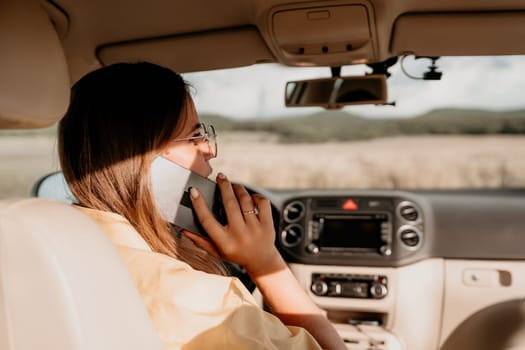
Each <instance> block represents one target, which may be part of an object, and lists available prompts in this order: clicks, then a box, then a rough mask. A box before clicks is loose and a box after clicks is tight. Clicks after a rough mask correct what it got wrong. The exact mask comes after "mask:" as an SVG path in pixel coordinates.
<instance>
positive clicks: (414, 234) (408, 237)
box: [398, 226, 423, 249]
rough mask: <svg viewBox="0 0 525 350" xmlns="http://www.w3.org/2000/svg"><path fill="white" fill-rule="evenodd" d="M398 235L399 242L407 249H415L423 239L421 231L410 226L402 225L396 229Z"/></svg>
mask: <svg viewBox="0 0 525 350" xmlns="http://www.w3.org/2000/svg"><path fill="white" fill-rule="evenodd" d="M398 236H399V239H400V240H401V242H402V243H403V244H404V245H405V246H406V247H407V248H409V249H417V248H418V247H419V246H420V244H421V241H422V239H423V236H422V234H421V232H420V231H419V230H418V229H417V228H415V227H412V226H402V227H401V228H400V229H399V231H398Z"/></svg>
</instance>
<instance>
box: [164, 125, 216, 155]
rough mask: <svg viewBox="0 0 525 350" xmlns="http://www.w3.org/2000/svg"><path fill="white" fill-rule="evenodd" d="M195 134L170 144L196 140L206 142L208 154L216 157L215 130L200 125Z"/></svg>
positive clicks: (211, 126)
mask: <svg viewBox="0 0 525 350" xmlns="http://www.w3.org/2000/svg"><path fill="white" fill-rule="evenodd" d="M197 133H198V135H195V136H192V137H185V138H182V139H175V140H172V142H178V141H198V140H202V141H206V143H207V144H208V147H209V153H210V154H211V157H212V158H215V157H217V134H216V133H215V128H214V127H213V125H208V126H206V124H204V123H200V124H199V129H198V131H197Z"/></svg>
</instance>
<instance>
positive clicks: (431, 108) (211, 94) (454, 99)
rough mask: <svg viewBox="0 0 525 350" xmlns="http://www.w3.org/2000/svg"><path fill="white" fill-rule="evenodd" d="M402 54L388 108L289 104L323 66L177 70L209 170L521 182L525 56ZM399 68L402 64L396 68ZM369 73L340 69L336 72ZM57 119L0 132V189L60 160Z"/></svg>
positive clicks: (373, 180) (320, 180) (390, 184)
mask: <svg viewBox="0 0 525 350" xmlns="http://www.w3.org/2000/svg"><path fill="white" fill-rule="evenodd" d="M429 64H430V60H428V59H418V60H415V59H414V58H413V57H408V58H406V59H405V60H404V62H403V65H401V62H400V61H398V63H397V64H395V65H394V66H392V67H391V68H390V69H389V71H390V73H391V76H390V78H389V79H388V80H387V83H388V87H389V91H388V93H389V99H388V100H389V101H391V102H393V103H395V106H392V105H385V106H374V105H371V106H368V105H367V106H347V107H345V108H344V109H342V110H324V109H322V108H318V107H301V108H285V107H284V89H285V84H286V82H287V81H291V80H301V79H310V78H320V77H329V76H330V69H329V68H327V67H311V68H305V67H295V68H294V67H286V66H282V65H278V64H258V65H253V66H249V67H243V68H234V69H224V70H215V71H206V72H196V73H187V74H184V78H185V79H186V80H187V81H188V82H189V83H190V84H191V86H192V88H191V90H192V95H193V96H194V99H195V102H196V106H197V110H198V111H199V113H200V115H201V118H202V119H205V120H207V121H208V122H211V123H212V124H214V125H215V126H216V128H217V131H218V134H219V136H218V142H219V157H218V159H216V160H214V161H213V164H212V165H213V167H214V169H215V172H217V171H222V172H225V173H227V174H228V175H229V176H230V177H231V178H232V179H233V180H234V181H238V182H243V183H246V184H250V185H253V186H258V187H265V188H404V189H420V188H423V189H448V188H516V187H519V188H523V187H525V137H524V134H525V98H523V96H522V95H523V91H525V79H523V78H521V76H522V75H521V74H520V72H523V71H525V56H498V57H444V58H440V59H439V60H438V61H437V65H438V67H439V68H438V70H439V71H441V72H442V73H443V76H442V79H441V80H440V81H423V80H420V79H411V78H409V77H408V76H407V74H408V75H411V76H412V77H416V78H417V77H421V76H422V75H423V73H424V72H425V71H427V69H428V66H429ZM403 70H405V73H404V72H403ZM369 72H371V68H370V67H368V66H366V65H357V66H347V67H343V69H342V75H343V76H344V75H356V74H365V73H369ZM55 134H56V126H52V127H49V128H46V129H38V130H1V131H0V164H1V167H2V171H1V172H0V176H1V181H0V197H16V196H19V197H20V196H27V195H29V193H30V191H31V187H32V186H33V184H34V183H35V182H36V181H37V180H38V179H39V178H40V177H42V176H44V175H45V174H48V173H51V172H53V171H56V170H59V164H58V163H59V162H58V157H57V154H56V136H55Z"/></svg>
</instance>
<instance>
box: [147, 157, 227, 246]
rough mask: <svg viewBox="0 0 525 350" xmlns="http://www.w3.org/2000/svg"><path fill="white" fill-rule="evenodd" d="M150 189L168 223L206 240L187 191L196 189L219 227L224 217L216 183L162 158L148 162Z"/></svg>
mask: <svg viewBox="0 0 525 350" xmlns="http://www.w3.org/2000/svg"><path fill="white" fill-rule="evenodd" d="M150 176H151V189H152V192H153V197H154V198H155V200H156V203H157V206H158V208H159V210H160V211H161V214H162V215H163V216H164V218H165V219H166V220H167V221H168V222H169V223H171V224H173V225H175V226H177V227H179V228H183V229H186V230H188V231H190V232H193V233H198V234H201V235H203V236H205V237H208V234H207V233H206V231H205V230H204V228H203V227H202V225H201V224H200V222H199V220H198V219H197V216H196V214H195V210H194V209H193V206H192V203H191V200H190V197H189V189H190V188H192V187H195V188H197V189H198V190H199V192H200V193H201V194H202V196H203V197H204V200H205V201H206V204H207V205H208V208H210V210H211V212H212V213H213V215H214V216H215V218H216V219H217V221H219V222H220V223H221V224H223V225H224V224H226V214H225V212H224V207H223V205H222V199H221V195H220V191H219V188H218V186H217V184H216V183H215V182H214V181H212V180H210V179H208V178H205V177H202V176H200V175H198V174H196V173H194V172H192V171H191V170H189V169H186V168H184V167H182V166H180V165H179V164H177V163H175V162H172V161H171V160H169V159H166V158H164V157H162V156H158V157H157V158H155V160H154V161H153V162H152V163H151V169H150Z"/></svg>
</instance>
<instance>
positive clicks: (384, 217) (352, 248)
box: [306, 213, 392, 255]
mask: <svg viewBox="0 0 525 350" xmlns="http://www.w3.org/2000/svg"><path fill="white" fill-rule="evenodd" d="M391 236H392V223H391V220H390V215H389V214H388V213H366V214H365V213H352V214H348V213H344V214H324V213H316V214H314V215H313V216H312V219H311V220H310V221H309V234H308V237H307V244H306V246H307V247H310V249H309V250H312V251H311V252H312V253H314V252H315V251H317V250H320V251H336V252H341V251H347V252H362V253H366V252H371V253H380V254H385V255H388V254H389V252H390V251H391ZM313 246H315V247H317V249H315V248H313Z"/></svg>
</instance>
